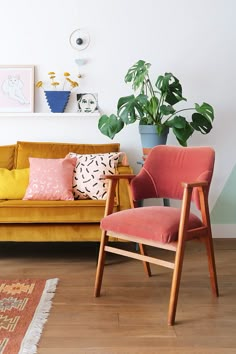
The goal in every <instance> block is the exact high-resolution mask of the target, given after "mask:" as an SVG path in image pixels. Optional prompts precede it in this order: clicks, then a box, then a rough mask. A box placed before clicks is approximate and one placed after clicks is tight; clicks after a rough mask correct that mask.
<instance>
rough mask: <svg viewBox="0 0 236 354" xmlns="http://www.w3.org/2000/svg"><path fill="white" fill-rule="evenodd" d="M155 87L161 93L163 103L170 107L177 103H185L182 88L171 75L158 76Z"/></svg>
mask: <svg viewBox="0 0 236 354" xmlns="http://www.w3.org/2000/svg"><path fill="white" fill-rule="evenodd" d="M155 85H156V87H157V89H158V90H160V91H161V94H162V95H163V97H164V101H165V102H167V103H169V104H170V105H171V106H173V105H175V104H176V103H177V102H180V101H186V98H184V97H183V96H182V86H181V84H180V82H179V80H178V79H177V78H176V77H175V76H174V75H173V74H171V73H165V75H164V76H162V75H160V76H158V78H157V81H156V84H155Z"/></svg>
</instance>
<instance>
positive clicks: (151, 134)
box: [139, 125, 169, 148]
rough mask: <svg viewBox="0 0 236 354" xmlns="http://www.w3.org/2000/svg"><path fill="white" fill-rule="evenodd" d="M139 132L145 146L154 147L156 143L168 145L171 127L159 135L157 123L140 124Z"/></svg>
mask: <svg viewBox="0 0 236 354" xmlns="http://www.w3.org/2000/svg"><path fill="white" fill-rule="evenodd" d="M139 133H140V137H141V143H142V147H143V148H153V147H154V146H156V145H166V141H167V137H168V134H169V129H168V128H167V129H166V130H165V131H164V132H163V134H162V135H158V134H157V131H156V126H155V125H139Z"/></svg>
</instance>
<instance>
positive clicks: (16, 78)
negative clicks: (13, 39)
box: [0, 65, 34, 113]
mask: <svg viewBox="0 0 236 354" xmlns="http://www.w3.org/2000/svg"><path fill="white" fill-rule="evenodd" d="M0 112H7V113H15V112H21V113H24V112H25V113H32V112H34V65H0Z"/></svg>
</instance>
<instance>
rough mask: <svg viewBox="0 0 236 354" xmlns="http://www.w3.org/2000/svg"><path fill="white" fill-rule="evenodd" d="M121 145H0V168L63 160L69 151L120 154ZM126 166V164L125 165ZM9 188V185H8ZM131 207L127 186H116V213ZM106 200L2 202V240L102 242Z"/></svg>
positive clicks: (122, 170) (126, 168)
mask: <svg viewBox="0 0 236 354" xmlns="http://www.w3.org/2000/svg"><path fill="white" fill-rule="evenodd" d="M119 150H120V145H119V144H118V143H114V144H76V143H59V142H29V141H28V142H27V141H19V142H17V144H16V145H9V146H0V167H1V168H4V169H8V170H9V171H7V173H12V172H11V171H10V170H11V169H13V168H14V167H15V168H17V173H18V172H19V169H25V168H29V158H30V157H31V158H43V159H50V158H51V159H60V158H65V156H66V155H67V154H68V153H69V152H70V151H74V152H76V153H78V154H96V153H97V154H98V153H108V152H119ZM122 163H123V162H122ZM122 163H119V165H118V168H117V172H118V173H119V174H127V173H132V169H131V168H130V166H128V163H127V161H126V163H124V164H123V165H122ZM7 188H8V186H7ZM129 207H130V201H129V197H128V195H127V192H126V183H125V181H121V183H119V184H118V187H117V195H116V204H115V208H114V210H116V211H119V210H123V209H127V208H129ZM104 210H105V201H104V200H91V199H88V200H66V201H64V200H63V201H61V200H56V201H52V200H43V201H41V200H20V199H18V200H17V199H12V200H10V199H9V200H6V199H0V241H17V242H22V241H27V242H28V241H33V242H39V241H40V242H54V241H73V242H74V241H99V240H100V235H101V231H100V220H101V219H102V217H103V216H104Z"/></svg>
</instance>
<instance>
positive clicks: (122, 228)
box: [101, 206, 203, 243]
mask: <svg viewBox="0 0 236 354" xmlns="http://www.w3.org/2000/svg"><path fill="white" fill-rule="evenodd" d="M179 220H180V210H179V209H177V208H172V207H168V208H164V207H159V206H150V207H142V208H136V209H130V210H123V211H121V212H119V213H114V214H110V215H108V216H107V217H106V218H104V219H103V220H102V221H101V228H102V229H104V230H112V231H113V232H116V233H119V234H126V235H129V236H132V235H135V236H136V237H140V238H144V239H149V240H152V241H159V242H162V243H170V242H174V241H176V240H177V238H178V230H179ZM202 225H203V224H202V222H201V220H200V219H199V218H198V217H197V216H196V215H194V214H190V217H189V224H188V227H189V229H191V228H195V227H201V226H202Z"/></svg>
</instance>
